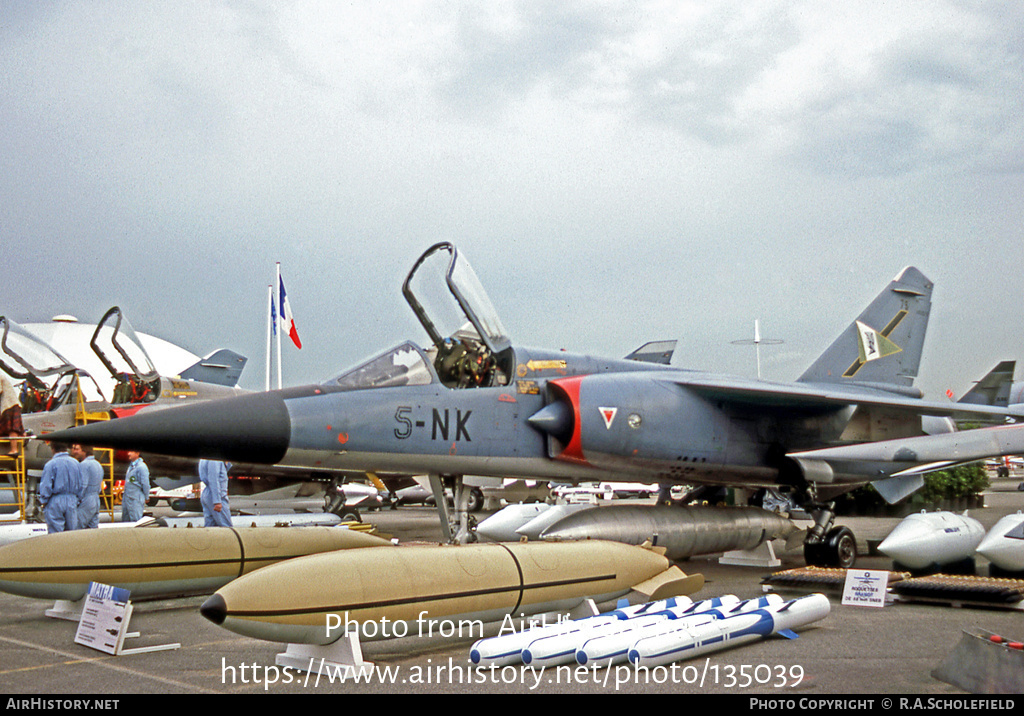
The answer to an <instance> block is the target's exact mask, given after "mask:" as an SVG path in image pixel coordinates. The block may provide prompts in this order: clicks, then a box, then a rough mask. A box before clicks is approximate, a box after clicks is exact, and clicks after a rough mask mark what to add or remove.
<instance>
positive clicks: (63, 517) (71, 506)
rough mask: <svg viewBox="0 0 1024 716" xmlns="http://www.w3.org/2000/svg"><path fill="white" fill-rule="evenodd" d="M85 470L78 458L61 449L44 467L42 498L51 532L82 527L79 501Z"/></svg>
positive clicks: (47, 526) (41, 487) (41, 482)
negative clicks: (83, 470)
mask: <svg viewBox="0 0 1024 716" xmlns="http://www.w3.org/2000/svg"><path fill="white" fill-rule="evenodd" d="M83 484H84V483H83V481H82V471H81V470H80V469H79V467H78V460H76V459H75V458H73V457H71V456H70V455H68V454H67V452H59V453H57V454H56V455H54V456H53V458H52V459H50V460H49V462H47V463H46V465H45V466H44V467H43V477H42V479H41V480H40V481H39V500H40V501H41V502H42V503H43V515H44V516H45V517H46V530H47V532H48V533H50V534H53V533H54V532H64V531H65V530H74V529H78V503H79V502H80V501H81V499H82V488H83Z"/></svg>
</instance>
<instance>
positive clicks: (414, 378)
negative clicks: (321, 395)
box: [324, 341, 434, 390]
mask: <svg viewBox="0 0 1024 716" xmlns="http://www.w3.org/2000/svg"><path fill="white" fill-rule="evenodd" d="M432 382H434V376H433V374H432V373H431V372H430V368H429V367H428V358H427V356H426V354H425V353H424V352H423V351H422V350H421V349H420V348H419V346H417V345H416V344H414V343H412V342H409V341H406V342H405V343H403V344H402V345H400V346H398V347H396V348H392V349H391V350H389V351H386V352H384V353H381V354H380V355H378V356H376V357H374V358H371V359H370V360H368V361H366V362H365V363H362V364H360V365H358V366H356V367H355V368H352V369H351V370H347V371H345V372H344V373H342V374H341V375H339V376H337V377H335V378H331V379H330V380H328V381H327V382H325V383H324V385H326V386H330V387H333V388H341V389H343V390H363V389H366V388H393V387H395V386H401V385H429V384H430V383H432Z"/></svg>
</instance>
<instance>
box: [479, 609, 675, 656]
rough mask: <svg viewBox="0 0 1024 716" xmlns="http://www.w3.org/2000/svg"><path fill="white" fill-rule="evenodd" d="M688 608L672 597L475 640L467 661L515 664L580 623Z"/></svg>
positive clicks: (617, 619)
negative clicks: (527, 652) (534, 645)
mask: <svg viewBox="0 0 1024 716" xmlns="http://www.w3.org/2000/svg"><path fill="white" fill-rule="evenodd" d="M691 604H693V600H691V599H690V598H689V597H683V596H679V597H672V598H670V599H662V600H659V601H657V602H647V603H646V604H635V605H632V606H628V605H624V606H620V607H618V608H617V609H615V610H613V611H610V612H605V613H604V614H596V615H594V616H592V617H586V618H585V619H572V620H563V621H559V622H556V623H554V624H543V625H539V626H535V627H533V628H530V629H524V630H523V631H518V632H515V633H513V634H501V635H499V636H492V637H486V638H484V639H478V640H477V641H476V642H475V643H474V644H473V646H472V647H470V649H469V660H470V661H471V662H473V663H474V664H483V665H485V666H491V665H494V666H505V665H507V664H517V663H519V662H520V661H522V653H523V649H525V648H526V647H527V646H529V645H530V642H533V641H536V640H537V639H540V638H542V637H547V636H554V635H557V634H564V633H566V632H568V631H572V630H574V629H578V628H579V625H580V624H581V623H586V624H588V625H589V626H597V625H600V624H607V623H609V622H617V621H621V620H625V619H630V618H631V617H633V616H635V615H637V614H645V613H648V612H652V611H661V610H663V609H670V608H672V607H676V606H690V605H691Z"/></svg>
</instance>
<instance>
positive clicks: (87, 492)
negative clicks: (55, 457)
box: [71, 443, 103, 530]
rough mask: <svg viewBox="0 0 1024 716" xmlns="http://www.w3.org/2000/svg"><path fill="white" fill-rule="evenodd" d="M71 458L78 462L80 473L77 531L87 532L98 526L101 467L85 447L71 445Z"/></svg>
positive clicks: (101, 479)
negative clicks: (80, 487) (80, 499)
mask: <svg viewBox="0 0 1024 716" xmlns="http://www.w3.org/2000/svg"><path fill="white" fill-rule="evenodd" d="M71 457H73V458H75V459H76V460H78V467H79V469H80V470H81V471H82V482H83V483H85V484H84V485H83V486H82V502H81V503H80V504H79V505H78V529H80V530H89V529H96V528H97V527H99V526H100V490H101V489H103V466H102V465H100V464H99V462H97V460H96V458H95V457H94V456H93V454H92V448H91V447H89V446H87V445H79V444H78V443H73V444H72V445H71Z"/></svg>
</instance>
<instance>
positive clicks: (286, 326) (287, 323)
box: [277, 274, 302, 348]
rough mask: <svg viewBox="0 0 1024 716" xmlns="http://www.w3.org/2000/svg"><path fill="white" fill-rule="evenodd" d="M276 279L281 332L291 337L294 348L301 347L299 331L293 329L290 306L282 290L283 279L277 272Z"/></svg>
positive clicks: (293, 322)
mask: <svg viewBox="0 0 1024 716" xmlns="http://www.w3.org/2000/svg"><path fill="white" fill-rule="evenodd" d="M277 280H278V284H279V288H280V294H281V296H280V298H279V299H278V302H277V305H278V307H279V308H280V309H281V332H282V333H284V334H286V335H287V336H288V337H289V338H291V339H292V343H294V344H295V347H296V348H302V341H300V340H299V332H298V331H297V330H295V320H294V319H293V318H292V307H291V304H289V303H288V295H287V294H286V293H285V292H284V279H283V278H281V275H280V274H278V276H277Z"/></svg>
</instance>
